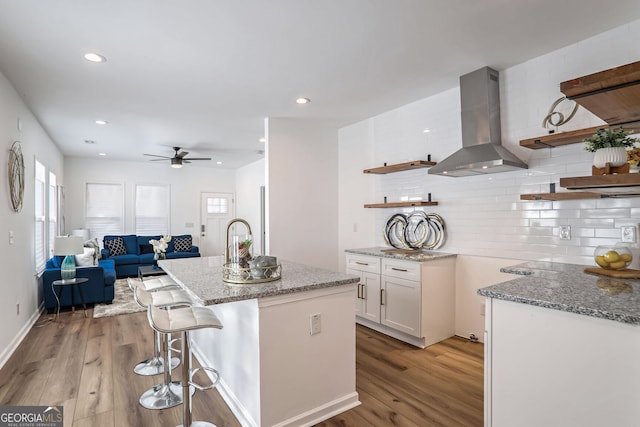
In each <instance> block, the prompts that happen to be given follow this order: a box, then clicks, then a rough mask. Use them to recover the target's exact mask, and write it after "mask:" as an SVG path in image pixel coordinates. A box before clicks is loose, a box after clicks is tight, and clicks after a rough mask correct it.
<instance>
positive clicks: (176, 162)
mask: <svg viewBox="0 0 640 427" xmlns="http://www.w3.org/2000/svg"><path fill="white" fill-rule="evenodd" d="M171 167H172V168H174V169H180V168H181V167H182V159H181V158H179V157H174V158H172V159H171Z"/></svg>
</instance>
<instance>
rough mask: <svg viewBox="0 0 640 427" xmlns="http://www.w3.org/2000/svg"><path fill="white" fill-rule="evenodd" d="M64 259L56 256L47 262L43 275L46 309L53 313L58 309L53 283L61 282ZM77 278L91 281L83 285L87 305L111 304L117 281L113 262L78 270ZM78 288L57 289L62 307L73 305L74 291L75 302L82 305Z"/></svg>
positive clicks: (65, 287)
mask: <svg viewBox="0 0 640 427" xmlns="http://www.w3.org/2000/svg"><path fill="white" fill-rule="evenodd" d="M63 259H64V257H58V256H55V257H53V258H51V259H49V260H48V261H47V264H46V266H45V270H44V272H43V273H42V294H43V296H44V308H45V309H46V310H47V312H49V313H52V312H53V311H55V310H56V308H57V302H56V297H55V295H54V294H53V290H52V287H51V285H52V283H53V281H54V280H60V279H61V277H60V264H62V260H63ZM76 277H85V278H87V279H89V281H88V282H85V283H83V284H81V285H78V286H81V287H82V294H83V296H84V302H85V303H87V304H95V303H101V302H106V303H109V304H110V303H111V302H112V301H113V298H114V296H115V287H114V283H115V281H116V270H115V264H114V263H113V261H112V260H100V261H98V265H95V266H91V267H78V268H76ZM78 286H62V287H57V286H56V287H55V291H56V293H58V294H60V307H68V306H70V305H71V292H72V290H73V292H74V295H73V300H74V302H75V303H76V304H80V303H81V300H80V292H79V291H78V289H77V288H78Z"/></svg>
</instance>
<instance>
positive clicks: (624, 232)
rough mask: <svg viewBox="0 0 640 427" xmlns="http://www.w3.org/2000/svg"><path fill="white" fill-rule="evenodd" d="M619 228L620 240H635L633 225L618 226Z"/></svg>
mask: <svg viewBox="0 0 640 427" xmlns="http://www.w3.org/2000/svg"><path fill="white" fill-rule="evenodd" d="M620 230H621V236H620V238H621V240H622V241H623V242H625V243H635V242H636V228H635V227H634V226H628V227H620Z"/></svg>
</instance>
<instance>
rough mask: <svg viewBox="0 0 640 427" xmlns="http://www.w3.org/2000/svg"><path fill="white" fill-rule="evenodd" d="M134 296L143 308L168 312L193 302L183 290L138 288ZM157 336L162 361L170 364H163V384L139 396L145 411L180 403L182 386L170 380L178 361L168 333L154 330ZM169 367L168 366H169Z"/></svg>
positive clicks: (178, 382)
mask: <svg viewBox="0 0 640 427" xmlns="http://www.w3.org/2000/svg"><path fill="white" fill-rule="evenodd" d="M134 296H135V299H136V301H137V302H138V304H140V305H141V306H143V307H147V309H148V308H149V307H154V308H156V309H158V310H160V311H168V310H171V309H172V308H173V307H183V306H189V305H191V304H193V300H192V299H191V296H190V295H189V293H188V292H187V291H185V290H183V289H175V288H171V289H167V290H161V291H155V292H147V291H145V290H144V289H142V286H138V287H137V288H136V290H135V292H134ZM154 333H155V334H157V336H162V335H164V339H163V340H162V353H163V355H164V360H170V361H171V363H169V364H163V371H162V372H163V373H164V378H163V382H162V383H160V384H156V385H155V386H153V387H151V388H150V389H148V390H147V391H145V392H144V393H142V395H141V396H140V399H139V401H140V405H142V406H143V407H145V408H147V409H166V408H171V407H173V406H177V405H179V404H181V403H182V400H183V396H182V384H181V382H180V381H172V380H171V369H172V368H173V367H174V366H177V365H178V364H179V362H180V360H179V359H178V358H177V357H171V351H172V348H171V346H170V341H171V338H170V335H169V334H168V333H164V334H161V333H160V332H159V331H157V330H156V329H154ZM169 365H170V366H169Z"/></svg>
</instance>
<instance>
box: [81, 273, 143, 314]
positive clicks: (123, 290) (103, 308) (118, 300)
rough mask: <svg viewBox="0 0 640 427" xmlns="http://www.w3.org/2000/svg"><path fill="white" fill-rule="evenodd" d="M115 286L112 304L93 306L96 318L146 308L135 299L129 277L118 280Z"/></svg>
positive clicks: (135, 311)
mask: <svg viewBox="0 0 640 427" xmlns="http://www.w3.org/2000/svg"><path fill="white" fill-rule="evenodd" d="M133 280H137V279H133ZM115 287H116V292H115V298H114V299H113V302H112V303H111V304H96V305H95V306H94V307H93V317H94V318H99V317H110V316H118V315H120V314H129V313H137V312H139V311H144V310H145V309H144V308H142V307H140V305H138V303H137V302H136V301H135V300H134V299H133V292H131V289H129V285H128V284H127V279H118V280H116V283H115Z"/></svg>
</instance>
